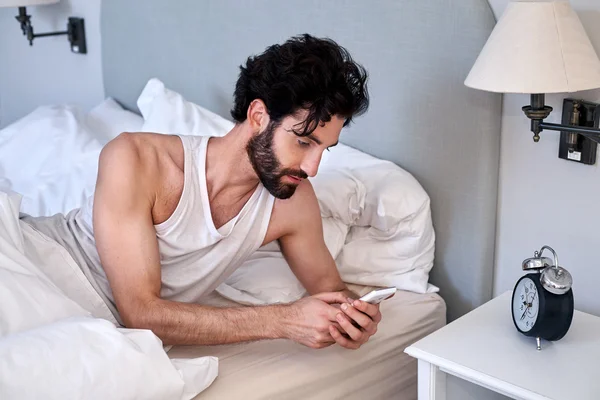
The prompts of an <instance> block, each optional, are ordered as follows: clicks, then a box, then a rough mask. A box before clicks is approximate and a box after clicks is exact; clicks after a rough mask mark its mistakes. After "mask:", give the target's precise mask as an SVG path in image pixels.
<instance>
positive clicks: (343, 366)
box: [168, 285, 446, 400]
mask: <svg viewBox="0 0 600 400" xmlns="http://www.w3.org/2000/svg"><path fill="white" fill-rule="evenodd" d="M349 287H350V288H351V289H352V290H354V291H355V292H357V293H359V294H361V295H362V294H365V293H367V292H369V291H370V290H371V289H372V287H366V286H357V285H349ZM203 304H210V305H214V306H229V305H237V306H239V304H236V303H233V302H231V301H230V300H227V299H225V298H224V297H221V296H220V295H218V294H217V293H212V294H211V295H210V296H209V297H207V298H206V299H205V300H204V301H203ZM381 313H382V316H383V319H382V321H381V323H380V324H379V328H378V331H377V333H376V334H375V335H374V336H373V337H371V339H370V340H369V342H367V343H366V344H365V345H363V346H362V347H361V348H360V349H358V350H348V349H344V348H342V347H340V346H337V345H333V346H330V347H327V348H325V349H320V350H314V349H310V348H308V347H305V346H302V345H299V344H296V343H294V342H292V341H289V340H265V341H258V342H250V343H243V344H234V345H220V346H175V347H173V348H172V349H171V350H170V351H169V353H168V354H169V357H171V358H193V357H201V356H215V357H218V358H219V376H218V377H217V379H216V380H215V381H214V383H213V384H212V385H211V386H210V387H209V388H208V389H207V390H205V391H204V392H202V393H201V394H200V395H199V396H197V397H196V399H202V400H204V399H219V400H224V399H246V400H251V399H286V400H288V399H338V398H340V399H341V398H344V399H391V398H395V399H402V400H409V399H416V398H417V363H416V360H415V359H413V358H412V357H410V356H408V355H407V354H405V353H404V352H403V351H404V349H405V348H406V347H407V346H409V345H410V344H412V343H413V342H416V341H417V340H419V339H420V338H422V337H424V336H426V335H428V334H429V333H431V332H433V331H435V330H437V329H439V328H441V327H442V326H444V325H445V323H446V304H445V302H444V301H443V299H442V298H441V297H440V296H439V295H438V294H437V293H426V294H418V293H414V292H408V291H399V292H397V293H396V295H395V296H394V297H392V298H391V299H389V300H386V301H384V302H383V303H382V304H381Z"/></svg>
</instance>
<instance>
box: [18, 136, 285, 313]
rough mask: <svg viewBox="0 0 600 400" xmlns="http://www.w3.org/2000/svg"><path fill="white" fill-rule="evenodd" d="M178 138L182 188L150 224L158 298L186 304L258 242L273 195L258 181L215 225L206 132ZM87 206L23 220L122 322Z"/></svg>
mask: <svg viewBox="0 0 600 400" xmlns="http://www.w3.org/2000/svg"><path fill="white" fill-rule="evenodd" d="M179 137H180V138H181V141H182V143H183V149H184V183H183V192H182V194H181V198H180V200H179V203H178V204H177V206H176V208H175V211H174V212H173V214H172V215H171V216H170V217H169V218H168V219H167V220H166V221H164V222H163V223H161V224H158V225H155V226H154V227H155V229H156V237H157V239H158V248H159V252H160V262H161V277H162V289H161V297H162V298H164V299H168V300H173V301H180V302H188V303H191V302H198V301H199V300H200V298H201V297H203V296H204V295H206V294H209V293H210V292H212V291H213V290H214V289H215V288H217V286H219V285H220V284H221V283H223V282H224V281H225V280H226V279H227V277H229V275H231V274H232V273H233V272H234V271H235V269H236V268H238V267H239V266H240V265H241V264H242V263H243V262H244V261H245V260H246V259H247V258H248V257H249V256H250V255H251V254H252V253H254V252H255V251H256V250H257V249H258V248H259V247H260V246H261V245H262V243H263V241H264V238H265V235H266V233H267V228H268V227H269V221H270V219H271V212H272V210H273V204H274V200H275V198H274V197H273V196H272V195H271V194H270V193H269V192H268V190H267V189H265V187H264V186H262V184H260V183H259V185H258V186H257V188H256V190H255V191H254V193H253V194H252V196H251V197H250V199H249V200H248V201H247V202H246V204H245V205H244V207H243V208H242V210H241V211H240V212H239V214H238V215H236V216H235V217H234V218H232V219H231V220H230V221H228V222H227V223H226V224H225V225H223V226H222V227H220V228H219V229H217V228H216V227H215V225H214V223H213V220H212V214H211V210H210V204H209V197H208V190H207V185H206V150H207V144H208V140H209V137H206V136H186V135H179ZM92 208H93V196H90V197H89V198H88V199H87V201H86V203H85V204H84V205H83V206H82V207H81V208H79V209H76V210H73V211H72V212H70V213H69V214H67V216H66V217H62V214H57V216H53V217H46V218H27V220H26V221H27V222H28V223H29V224H31V225H33V226H34V227H35V228H37V229H38V230H39V231H41V232H43V233H45V234H46V235H48V236H49V237H51V238H53V239H55V240H56V241H58V242H59V243H60V244H61V245H62V246H64V247H65V248H66V249H67V250H68V251H69V252H70V253H71V255H72V256H73V258H74V259H75V260H76V261H77V263H78V264H79V265H80V267H81V269H82V271H83V272H84V274H85V275H86V277H87V278H88V280H90V282H91V283H92V286H94V288H95V289H96V291H98V293H99V294H100V296H101V297H102V298H103V300H104V301H105V302H106V303H107V305H108V306H109V308H110V310H111V311H112V312H113V314H114V315H115V317H116V318H117V320H118V321H119V322H120V323H122V320H121V318H120V316H119V315H118V312H117V309H116V306H115V301H114V297H113V295H112V291H111V289H110V285H109V283H108V280H107V278H106V274H105V272H104V270H103V268H102V266H101V264H100V259H99V257H98V252H97V250H96V246H95V241H94V237H93V221H92Z"/></svg>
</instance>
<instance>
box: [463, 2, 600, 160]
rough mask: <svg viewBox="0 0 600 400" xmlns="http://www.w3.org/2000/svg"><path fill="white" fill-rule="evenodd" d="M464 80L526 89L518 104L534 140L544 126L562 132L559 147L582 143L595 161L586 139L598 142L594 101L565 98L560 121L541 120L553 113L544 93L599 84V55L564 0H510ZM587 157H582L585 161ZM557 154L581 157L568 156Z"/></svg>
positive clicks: (497, 88)
mask: <svg viewBox="0 0 600 400" xmlns="http://www.w3.org/2000/svg"><path fill="white" fill-rule="evenodd" d="M465 85H466V86H468V87H472V88H475V89H480V90H486V91H490V92H499V93H527V94H531V104H530V105H528V106H525V107H523V112H524V113H525V115H526V116H527V117H528V118H529V119H531V131H532V132H533V133H534V136H533V140H534V141H535V142H537V141H539V139H540V136H539V134H540V132H541V131H542V130H544V129H548V130H557V131H563V134H561V146H562V144H563V143H562V142H563V141H564V142H566V143H565V144H566V145H567V147H568V150H569V153H573V151H575V150H579V151H582V150H583V148H584V144H585V148H586V149H590V150H589V151H592V150H593V153H594V154H593V158H594V162H595V152H596V147H597V145H595V144H594V145H593V146H590V143H589V141H590V140H592V141H594V142H598V143H600V129H597V127H598V116H595V115H593V113H594V112H595V110H597V109H598V107H597V105H594V104H593V103H589V102H582V101H577V100H570V99H569V102H567V101H565V106H567V105H568V106H569V112H568V113H566V114H565V112H564V110H563V119H562V122H563V124H562V125H561V124H552V123H547V122H544V119H545V118H547V117H548V115H550V112H552V107H549V106H546V105H545V104H544V103H545V94H546V93H573V92H578V91H581V90H587V89H595V88H599V87H600V60H599V59H598V56H597V55H596V52H595V51H594V48H593V47H592V44H591V42H590V40H589V38H588V36H587V34H586V32H585V30H584V28H583V25H582V24H581V21H580V20H579V17H578V16H577V14H576V13H575V11H573V9H572V8H571V5H570V4H569V2H568V1H565V0H562V1H557V0H546V1H543V0H516V1H513V2H511V3H509V4H508V6H507V8H506V11H505V12H504V14H503V15H502V17H501V18H500V20H499V21H498V23H497V24H496V27H495V28H494V30H493V31H492V33H491V35H490V37H489V38H488V40H487V43H486V44H485V46H484V48H483V49H482V51H481V53H480V55H479V57H478V58H477V60H476V62H475V64H474V65H473V68H472V69H471V71H470V73H469V75H468V76H467V78H466V80H465ZM588 112H589V115H588ZM582 115H583V116H585V118H581V117H582ZM584 119H585V121H584ZM589 121H591V123H589ZM594 127H595V128H594ZM588 156H589V154H586V156H585V157H584V158H585V159H586V160H588ZM579 157H580V156H579ZM561 158H568V159H575V160H576V161H581V160H577V159H576V158H577V157H575V158H573V157H572V156H571V157H568V156H566V157H562V156H561ZM580 158H581V157H580ZM588 161H589V160H588ZM581 162H583V161H581ZM586 163H587V164H593V162H586Z"/></svg>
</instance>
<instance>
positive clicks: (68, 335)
mask: <svg viewBox="0 0 600 400" xmlns="http://www.w3.org/2000/svg"><path fill="white" fill-rule="evenodd" d="M217 373H218V360H217V359H216V358H214V357H202V358H197V359H194V360H173V362H171V361H170V360H169V358H168V356H167V354H166V353H165V352H164V350H163V348H162V343H161V341H160V340H159V339H158V337H156V336H155V335H154V334H153V333H152V332H151V331H149V330H132V329H117V328H116V327H115V326H114V325H112V324H111V323H109V322H107V321H105V320H102V319H96V318H68V319H63V320H61V321H57V322H55V323H52V324H48V325H45V326H41V327H38V328H36V329H32V330H29V331H26V332H22V333H18V334H14V335H11V336H9V337H6V338H4V339H2V340H0V398H2V399H20V400H28V399H31V400H34V399H48V400H51V399H56V400H64V399H98V400H100V399H102V400H104V399H115V400H128V399H131V400H133V399H148V400H151V399H156V400H159V399H160V400H162V399H182V400H187V399H191V398H193V397H195V396H196V395H197V394H198V393H200V392H202V391H203V390H204V389H206V388H207V387H208V386H209V385H210V384H211V383H212V382H213V381H214V379H215V378H216V376H217Z"/></svg>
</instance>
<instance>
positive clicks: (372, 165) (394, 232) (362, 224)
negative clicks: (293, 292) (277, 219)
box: [321, 144, 438, 293]
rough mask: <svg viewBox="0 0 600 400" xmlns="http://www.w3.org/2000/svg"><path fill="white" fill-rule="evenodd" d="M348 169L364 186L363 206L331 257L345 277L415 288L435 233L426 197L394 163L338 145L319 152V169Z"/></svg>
mask: <svg viewBox="0 0 600 400" xmlns="http://www.w3.org/2000/svg"><path fill="white" fill-rule="evenodd" d="M340 168H342V169H347V170H349V171H350V174H351V175H352V176H353V177H354V178H355V179H357V180H358V181H360V182H361V183H362V184H363V185H364V188H365V191H366V196H365V200H364V208H363V210H362V212H361V215H360V217H359V218H357V219H356V221H355V222H354V223H353V226H351V227H350V231H349V234H348V238H347V240H346V245H345V246H344V248H343V249H342V252H341V253H340V255H339V256H338V258H337V259H336V261H337V265H338V269H339V271H340V275H341V276H342V279H343V280H344V281H345V282H348V283H356V284H362V285H373V286H396V287H397V288H398V289H401V290H410V291H413V292H417V293H426V292H432V291H437V290H438V288H436V287H435V286H433V285H430V284H428V281H429V272H430V270H431V268H432V267H433V261H434V252H435V232H434V229H433V223H432V219H431V208H430V199H429V196H428V195H427V193H426V192H425V190H424V189H423V187H422V186H421V184H420V183H419V182H418V181H417V180H416V179H415V178H414V176H412V175H411V174H410V173H409V172H408V171H406V170H404V169H402V168H400V167H399V166H398V165H396V164H394V163H392V162H390V161H386V160H382V159H378V158H376V157H373V156H370V155H368V154H366V153H363V152H361V151H359V150H356V149H353V148H352V147H349V146H346V145H343V144H340V145H338V146H336V147H334V148H333V149H332V150H331V152H328V153H327V154H326V155H324V157H323V163H322V166H321V170H322V171H323V172H325V171H331V170H339V169H340Z"/></svg>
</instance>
